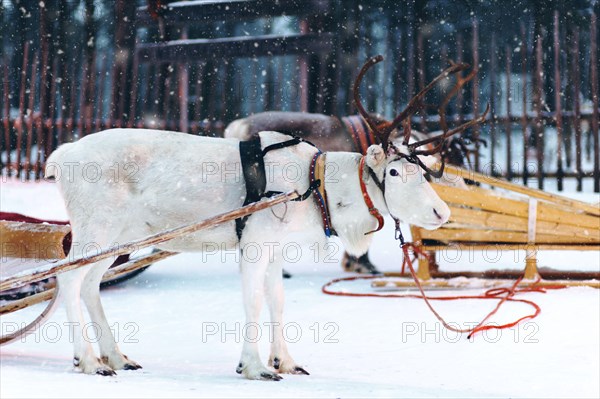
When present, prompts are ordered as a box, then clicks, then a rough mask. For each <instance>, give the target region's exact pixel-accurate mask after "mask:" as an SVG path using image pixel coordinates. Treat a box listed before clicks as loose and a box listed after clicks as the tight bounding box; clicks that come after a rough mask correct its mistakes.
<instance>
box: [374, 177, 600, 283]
mask: <svg viewBox="0 0 600 399" xmlns="http://www.w3.org/2000/svg"><path fill="white" fill-rule="evenodd" d="M445 173H446V174H448V175H450V176H457V177H458V176H460V177H462V178H464V179H468V180H471V181H474V182H476V183H478V185H472V186H469V187H468V189H467V190H465V189H462V188H456V187H449V186H442V185H439V184H432V186H433V187H434V189H435V190H436V192H437V193H438V195H439V196H440V197H441V198H442V199H443V200H444V201H446V203H448V205H449V206H450V209H451V211H452V214H451V217H450V221H449V223H447V224H445V225H444V226H443V227H441V228H440V229H437V230H425V229H422V228H418V227H411V233H412V237H413V241H414V243H415V244H416V245H417V246H418V248H419V249H420V251H418V252H422V253H423V255H417V257H418V260H419V267H418V272H417V275H418V277H419V279H420V281H421V282H422V283H423V285H425V286H430V287H449V288H452V287H456V288H460V287H468V286H473V284H472V283H473V282H475V281H477V284H475V285H484V286H488V287H489V286H498V285H506V284H507V282H508V280H515V279H517V278H519V277H522V276H523V277H524V280H523V284H530V283H533V282H536V284H537V285H538V286H539V285H540V284H541V285H543V284H546V283H547V284H548V285H555V284H558V283H560V284H564V285H570V286H577V285H586V286H592V287H596V288H600V273H599V272H597V271H595V272H582V271H575V270H573V271H563V270H560V271H559V270H553V269H548V268H540V269H538V267H537V252H538V251H539V250H567V251H599V250H600V204H588V203H586V202H582V201H577V200H573V199H570V198H566V197H563V196H560V195H555V194H550V193H547V192H545V191H541V190H537V189H533V188H529V187H525V186H521V185H518V184H514V183H510V182H508V181H505V180H502V179H499V178H496V177H490V176H486V175H483V174H480V173H477V172H473V171H470V170H465V169H461V168H457V167H453V166H446V171H445ZM449 249H451V250H459V251H461V250H469V251H472V250H482V251H485V250H496V251H500V250H524V251H525V253H526V256H525V268H524V270H490V271H485V272H472V271H463V272H448V271H441V270H439V267H438V265H437V264H436V263H435V252H436V251H445V250H449ZM386 276H391V277H401V278H393V279H378V280H375V281H374V282H373V284H372V285H373V287H375V288H380V289H389V288H390V287H392V288H393V287H407V286H413V285H414V282H413V281H412V279H407V278H402V277H406V276H408V275H406V274H404V273H386ZM465 277H468V278H473V279H472V280H469V279H468V278H467V279H465ZM480 279H484V280H480Z"/></svg>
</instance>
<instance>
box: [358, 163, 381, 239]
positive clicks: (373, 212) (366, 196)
mask: <svg viewBox="0 0 600 399" xmlns="http://www.w3.org/2000/svg"><path fill="white" fill-rule="evenodd" d="M365 159H366V156H362V157H361V158H360V163H359V164H358V180H359V181H360V191H361V192H362V196H363V199H364V201H365V204H366V205H367V208H369V213H370V214H371V215H372V216H373V217H375V218H376V219H377V224H378V226H377V228H376V229H375V230H372V231H369V232H367V233H365V235H367V234H371V233H375V232H376V231H379V230H381V229H382V228H383V224H384V219H383V216H382V215H381V213H380V212H379V210H378V209H377V208H375V204H373V200H372V199H371V196H370V195H369V192H368V191H367V185H366V184H365V180H364V179H363V175H364V171H365ZM369 171H370V172H371V178H373V179H374V180H375V183H377V185H378V186H380V184H379V180H378V179H377V177H376V176H375V173H374V172H373V170H372V169H371V168H369ZM380 190H381V193H382V194H383V195H385V192H384V190H385V189H384V188H383V185H381V187H380ZM384 199H385V198H384Z"/></svg>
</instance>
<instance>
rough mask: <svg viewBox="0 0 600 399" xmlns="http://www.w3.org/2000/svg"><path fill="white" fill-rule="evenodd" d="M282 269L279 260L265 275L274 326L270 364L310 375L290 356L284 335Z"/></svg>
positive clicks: (284, 370) (292, 372)
mask: <svg viewBox="0 0 600 399" xmlns="http://www.w3.org/2000/svg"><path fill="white" fill-rule="evenodd" d="M280 259H281V258H280ZM281 271H282V262H281V261H280V260H278V261H275V262H273V263H271V264H270V265H269V267H268V269H267V272H266V275H265V288H266V294H267V304H268V306H269V312H270V314H271V325H272V326H273V331H272V335H270V336H271V337H272V338H273V342H271V356H270V357H269V366H271V367H273V368H274V369H275V370H277V371H278V372H279V373H286V374H305V375H308V372H307V371H306V370H304V369H303V368H302V367H300V366H298V365H296V362H294V359H292V357H291V356H290V354H289V352H288V349H287V344H286V342H285V337H284V336H283V303H284V293H283V276H282V273H281Z"/></svg>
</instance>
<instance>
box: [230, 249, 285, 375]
mask: <svg viewBox="0 0 600 399" xmlns="http://www.w3.org/2000/svg"><path fill="white" fill-rule="evenodd" d="M259 248H261V250H262V254H261V256H260V257H259V259H258V260H257V261H250V260H248V259H247V257H246V256H243V253H242V262H241V270H242V293H243V296H244V309H245V311H246V328H244V329H243V330H244V331H245V332H246V336H244V337H243V338H244V346H243V348H242V357H241V359H240V363H239V364H238V367H237V369H236V371H237V373H238V374H243V375H244V377H246V378H248V379H250V380H265V381H279V380H281V377H280V376H278V375H277V374H276V373H274V372H272V371H270V370H269V369H267V368H266V367H265V366H264V365H263V363H262V362H261V360H260V355H259V353H258V342H257V341H258V337H259V336H260V326H259V324H258V323H259V321H260V320H259V319H260V312H261V309H262V306H263V297H264V289H265V273H266V270H267V267H268V266H269V256H268V248H267V247H264V246H261V247H259ZM279 274H280V276H281V269H280V270H279Z"/></svg>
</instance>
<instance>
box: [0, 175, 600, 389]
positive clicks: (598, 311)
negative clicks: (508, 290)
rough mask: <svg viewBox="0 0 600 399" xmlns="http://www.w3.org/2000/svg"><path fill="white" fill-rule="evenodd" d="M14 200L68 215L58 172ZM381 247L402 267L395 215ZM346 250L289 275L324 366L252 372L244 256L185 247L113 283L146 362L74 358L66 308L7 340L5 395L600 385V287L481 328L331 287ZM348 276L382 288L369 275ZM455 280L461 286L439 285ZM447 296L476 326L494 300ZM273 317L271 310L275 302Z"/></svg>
mask: <svg viewBox="0 0 600 399" xmlns="http://www.w3.org/2000/svg"><path fill="white" fill-rule="evenodd" d="M577 197H578V198H582V199H585V200H588V201H590V202H592V201H594V202H597V201H598V200H599V199H600V198H598V196H597V195H593V194H583V195H582V194H579V195H578V196H577ZM0 209H1V210H3V211H18V212H22V213H26V214H29V215H31V216H37V217H44V218H54V219H61V218H66V214H65V211H64V209H63V207H62V202H61V200H60V197H59V195H58V193H57V191H56V190H55V187H54V186H53V185H52V184H51V183H27V184H24V183H19V182H14V181H10V180H9V181H6V180H4V181H2V183H1V184H0ZM405 230H406V229H405ZM406 231H407V230H406ZM373 249H374V251H373V253H372V259H373V261H374V262H375V263H376V264H377V265H378V266H380V267H381V268H382V269H383V270H390V271H391V270H394V271H397V270H398V269H399V267H400V259H401V256H400V251H399V250H398V249H397V244H396V243H394V242H393V231H392V226H391V223H387V224H386V228H385V230H384V231H383V232H380V233H378V234H377V236H376V238H375V243H374V246H373ZM341 253H342V251H341V249H339V250H338V251H337V252H335V253H334V256H333V257H332V260H331V261H330V262H327V263H325V262H321V263H314V262H313V261H312V256H313V254H312V253H311V252H310V250H308V249H306V252H304V256H303V257H302V259H301V260H299V261H298V262H295V263H291V264H289V265H287V266H286V269H288V270H289V271H290V272H292V273H293V274H294V277H293V278H292V279H290V280H286V281H285V286H286V287H285V288H286V311H285V318H286V323H287V324H286V336H287V339H288V343H289V346H290V351H291V353H292V355H293V356H294V357H295V359H296V361H297V362H298V363H300V364H301V365H303V366H305V368H306V369H307V370H308V371H309V372H310V373H311V375H310V376H287V375H285V376H284V380H283V381H281V382H277V383H275V382H262V381H248V380H245V379H243V378H242V377H240V376H238V375H237V374H236V373H235V367H236V365H237V362H238V360H239V355H240V351H241V341H242V340H243V335H244V332H245V329H244V326H243V325H242V324H241V323H242V322H243V320H244V317H243V309H242V298H241V293H240V291H241V290H240V287H241V283H240V279H239V276H238V269H237V265H236V264H235V262H234V259H233V256H232V255H231V254H229V255H228V256H225V258H224V259H222V257H223V255H212V256H204V255H202V254H182V255H178V256H175V257H173V258H171V259H167V260H165V261H162V262H160V263H159V264H156V265H154V266H152V267H151V268H150V269H149V270H147V271H146V272H144V273H142V274H141V275H140V276H138V277H136V278H135V279H133V280H130V281H129V282H127V283H125V284H122V285H119V286H117V287H114V288H111V289H108V290H105V291H104V293H103V301H104V306H105V309H106V312H107V314H108V318H109V320H110V321H111V322H112V323H114V329H115V331H116V332H117V333H118V334H117V335H118V341H119V344H120V347H121V349H122V350H123V352H124V353H126V354H127V355H128V356H130V357H131V358H132V359H134V360H136V361H137V362H139V363H141V364H142V365H143V366H144V369H142V370H139V371H119V373H118V376H117V377H114V378H109V377H100V376H87V375H82V374H79V373H76V372H74V371H73V370H72V366H71V362H72V352H71V351H72V349H71V344H70V343H69V336H68V332H69V328H68V326H67V325H65V323H66V316H65V314H64V311H62V310H59V311H58V312H57V313H56V314H55V315H54V316H53V318H52V319H51V321H50V322H49V323H48V324H46V325H45V326H44V327H43V328H42V329H41V330H40V331H39V332H38V333H37V334H35V335H32V336H30V337H28V338H27V339H26V341H25V342H19V343H15V344H11V345H9V346H5V347H2V348H1V350H0V362H1V365H0V397H2V398H8V397H61V398H65V397H374V396H378V397H595V398H598V397H600V377H599V376H600V340H599V333H600V290H595V289H591V288H570V289H566V290H558V291H550V292H548V293H546V294H540V293H529V294H525V295H522V297H524V298H527V299H532V300H534V301H535V302H537V303H538V304H539V305H540V306H541V308H542V313H541V315H540V316H539V317H538V318H537V319H535V320H533V321H529V322H525V323H523V324H521V325H520V326H518V327H515V328H512V329H509V330H504V331H501V332H496V331H489V332H487V333H483V334H481V335H478V336H476V337H475V338H474V339H472V340H467V339H466V337H465V336H462V337H461V336H458V335H457V334H455V333H452V332H449V331H446V330H445V329H444V328H443V327H442V326H441V325H440V324H439V323H438V322H437V320H436V319H435V318H434V316H433V315H432V314H431V313H430V311H429V310H428V309H427V308H426V306H425V304H424V303H423V301H422V300H420V299H378V298H347V297H332V296H326V295H323V294H322V293H321V291H320V288H321V286H322V285H323V284H324V283H325V282H326V281H328V280H329V279H331V278H334V277H340V276H342V275H344V273H343V272H342V271H341V269H340V267H339V265H338V261H339V257H340V256H341ZM452 259H455V257H452V256H450V255H448V258H447V259H442V267H443V268H445V269H446V270H475V269H482V268H490V267H493V268H503V267H507V268H515V267H521V266H522V264H523V261H522V259H523V257H522V256H521V257H520V259H518V260H517V261H515V256H514V254H513V253H506V254H502V255H501V256H500V257H499V258H497V260H496V261H495V263H493V264H491V263H490V262H486V260H485V259H484V258H483V257H482V255H481V254H473V257H469V256H463V257H462V258H460V259H459V260H457V261H452ZM488 260H489V259H488ZM540 263H541V265H542V266H551V267H555V268H564V269H577V270H596V271H598V270H600V256H599V254H598V253H591V252H588V253H585V252H583V253H575V252H571V253H564V252H546V253H542V254H541V256H540ZM341 288H344V289H348V290H356V291H370V288H369V286H368V284H367V283H365V282H354V283H346V284H345V286H343V287H341ZM468 292H469V293H477V292H480V291H479V290H472V291H468ZM445 293H450V292H444V291H440V292H439V294H445ZM435 294H438V292H437V291H436V293H435ZM434 306H436V307H437V309H438V310H439V311H440V312H441V313H442V314H443V315H444V316H445V317H446V318H447V320H449V321H453V322H455V323H459V324H462V325H463V326H466V325H467V324H466V323H475V322H477V321H479V319H481V317H482V316H483V315H485V314H487V312H488V311H489V310H490V308H491V306H492V302H490V301H458V302H436V303H434ZM41 309H42V308H41V306H35V307H33V308H30V309H27V310H25V311H21V312H17V314H13V315H9V316H6V317H4V316H3V317H2V319H1V323H2V332H3V333H4V332H6V331H7V329H9V328H12V326H14V325H15V323H21V322H24V321H27V320H31V319H32V318H33V317H35V316H36V315H37V314H38V312H39V311H40V310H41ZM528 312H530V309H529V308H528V307H525V306H524V305H522V304H518V303H507V304H505V305H504V306H503V307H502V309H501V311H500V312H499V314H498V315H497V316H496V318H495V319H494V321H496V322H503V321H509V320H514V319H516V318H518V317H520V316H522V315H524V314H526V313H528ZM265 313H266V312H265ZM263 320H264V321H265V322H267V321H268V318H267V315H266V314H265V315H264V319H263ZM263 327H264V328H262V329H261V331H262V333H263V334H262V341H261V347H262V350H261V355H262V358H263V360H266V358H267V356H268V350H269V346H268V345H269V343H268V338H269V334H268V328H267V327H266V326H263Z"/></svg>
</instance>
